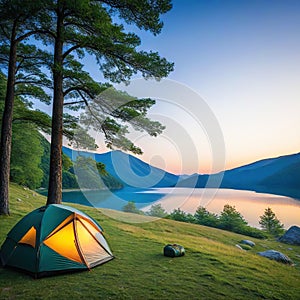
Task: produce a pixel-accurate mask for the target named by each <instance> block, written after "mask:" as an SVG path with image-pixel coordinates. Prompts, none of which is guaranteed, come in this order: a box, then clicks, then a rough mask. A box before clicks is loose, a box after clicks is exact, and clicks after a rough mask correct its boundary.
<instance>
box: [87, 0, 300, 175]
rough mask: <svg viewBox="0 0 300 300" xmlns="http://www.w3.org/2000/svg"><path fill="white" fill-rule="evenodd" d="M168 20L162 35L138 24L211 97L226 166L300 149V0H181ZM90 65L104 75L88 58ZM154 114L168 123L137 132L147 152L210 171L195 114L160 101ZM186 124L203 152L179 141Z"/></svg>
mask: <svg viewBox="0 0 300 300" xmlns="http://www.w3.org/2000/svg"><path fill="white" fill-rule="evenodd" d="M163 21H164V24H165V25H164V28H163V30H162V33H161V34H160V35H158V36H156V37H154V36H153V35H151V34H150V33H147V32H142V31H138V30H136V29H135V32H136V33H138V35H139V36H140V37H141V39H142V45H141V49H144V50H154V51H158V52H159V53H160V54H161V56H164V57H166V58H167V59H168V60H169V61H172V62H174V63H175V71H174V72H173V73H171V74H170V76H169V78H170V79H172V80H174V81H176V82H178V83H180V84H185V85H186V86H188V87H190V88H191V89H192V90H194V91H195V92H196V93H197V94H199V96H201V97H202V98H203V99H204V101H205V102H206V103H207V104H208V106H209V107H210V109H211V110H212V112H213V113H214V115H215V116H216V118H217V120H218V122H219V125H220V127H221V129H222V132H223V136H224V141H225V149H226V165H225V168H226V169H228V168H233V167H236V166H240V165H243V164H246V163H250V162H253V161H255V160H259V159H262V158H267V157H275V156H280V155H286V154H290V153H296V152H299V151H300V1H298V0H295V1H291V0H281V1H277V0H257V1H256V0H251V1H250V0H249V1H248V0H236V1H231V0H225V1H224V0H220V1H216V0H206V1H199V0H197V1H193V0H186V1H183V0H175V1H173V9H172V10H171V11H170V12H169V13H167V14H166V15H164V16H163ZM130 29H132V27H130ZM86 67H87V69H89V70H90V71H91V73H92V74H94V76H96V77H97V76H98V75H97V68H96V69H95V66H92V64H90V63H89V61H88V60H87V61H86ZM99 78H100V77H99ZM196 107H197V101H195V109H196ZM151 114H152V116H153V118H156V119H158V120H160V121H162V122H166V125H167V126H168V124H169V127H167V130H166V133H165V134H164V135H163V136H162V137H160V138H156V139H153V138H147V137H145V136H144V135H138V136H134V139H135V140H136V141H137V143H138V144H139V145H141V146H142V147H143V150H144V155H143V156H142V157H140V158H142V159H143V160H145V161H147V162H151V163H152V164H154V165H156V166H158V167H162V168H166V169H167V170H168V171H171V172H174V173H190V174H191V173H194V172H200V173H205V172H210V171H211V169H212V168H211V164H212V160H213V158H212V155H211V153H210V142H209V138H208V139H207V137H205V132H204V131H202V132H201V130H198V129H197V128H196V127H197V126H194V125H193V120H192V119H191V118H190V115H189V114H187V115H184V113H183V114H182V115H181V113H180V111H176V109H174V110H172V109H170V107H167V106H166V104H165V103H160V102H159V101H158V104H157V105H156V106H155V107H154V108H153V109H152V110H151ZM174 120H176V121H177V125H176V126H177V127H176V126H174V124H173V123H172V122H174ZM180 124H181V125H180ZM172 127H173V128H172ZM181 129H182V130H183V131H185V132H188V135H189V136H190V138H191V139H192V140H193V141H194V145H195V146H196V147H197V148H198V150H197V151H198V158H197V159H195V156H194V155H189V154H187V153H186V150H183V149H182V147H183V146H182V143H181V142H180V135H179V136H178V137H177V140H176V138H175V139H174V140H173V135H174V130H176V131H177V130H179V131H180V130H181ZM172 130H173V131H172ZM205 140H206V141H205ZM200 149H201V150H200ZM183 155H185V157H184V158H183ZM199 157H200V159H199Z"/></svg>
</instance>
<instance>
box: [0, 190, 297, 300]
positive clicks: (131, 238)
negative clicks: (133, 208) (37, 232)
mask: <svg viewBox="0 0 300 300" xmlns="http://www.w3.org/2000/svg"><path fill="white" fill-rule="evenodd" d="M20 200H21V201H20ZM45 201H46V200H45V198H44V197H43V196H40V195H38V194H36V193H35V192H33V191H30V190H25V189H24V188H22V187H20V186H18V185H15V184H11V189H10V210H11V215H10V216H9V217H5V216H0V224H1V226H0V242H1V244H2V243H3V241H4V240H5V237H6V234H7V233H8V231H9V230H10V229H11V227H12V226H13V225H14V224H16V222H17V221H19V220H20V219H21V218H22V216H24V215H25V214H27V213H28V212H30V211H32V210H33V209H35V208H37V207H39V206H42V205H44V204H45ZM68 205H69V204H68ZM72 206H73V205H72ZM74 207H76V208H78V209H80V210H82V211H84V212H85V213H87V214H89V215H91V216H92V217H93V218H95V219H96V220H97V221H98V222H99V223H100V225H101V226H102V227H103V228H104V231H105V237H106V239H107V241H108V243H109V245H110V247H111V249H112V251H113V254H114V255H115V259H114V260H112V261H110V262H108V263H106V264H104V265H101V266H98V267H96V268H94V269H92V270H90V271H84V272H77V273H68V274H64V275H59V276H53V277H46V278H42V279H33V278H32V277H30V276H28V275H27V274H24V273H19V272H16V271H14V270H10V269H6V268H4V269H3V268H0V299H84V298H89V299H285V300H286V299H300V246H290V245H286V244H282V243H278V242H276V241H275V240H256V239H253V238H250V239H251V240H252V241H254V242H255V243H256V246H255V247H254V248H252V249H251V250H249V251H242V250H239V249H238V248H237V247H236V246H235V245H236V244H238V243H239V242H240V241H241V240H242V239H249V238H248V237H245V236H242V235H239V234H235V233H231V232H227V231H222V230H219V229H214V228H209V227H204V226H199V225H194V224H188V223H180V222H176V221H172V220H166V219H159V220H151V219H147V218H150V217H145V216H140V218H143V219H144V220H143V221H145V220H146V221H150V222H142V223H132V222H130V220H131V219H132V218H133V216H132V215H131V214H129V213H124V212H117V211H111V212H109V211H105V210H101V209H100V210H99V209H95V208H89V207H85V206H80V205H74ZM111 216H114V218H111ZM145 218H146V219H145ZM167 243H178V244H181V245H183V246H184V247H185V249H186V255H185V256H183V257H178V258H167V257H164V256H163V254H162V251H163V247H164V245H165V244H167ZM267 249H274V250H278V251H281V252H283V253H284V254H286V255H288V256H289V257H290V258H291V259H292V260H293V261H294V263H295V266H288V265H284V264H281V263H278V262H275V261H270V260H268V259H266V258H263V257H260V256H258V255H257V254H256V253H257V252H259V251H263V250H267Z"/></svg>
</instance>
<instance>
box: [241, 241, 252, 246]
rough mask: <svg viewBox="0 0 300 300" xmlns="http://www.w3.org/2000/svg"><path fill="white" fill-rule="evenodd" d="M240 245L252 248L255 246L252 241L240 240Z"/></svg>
mask: <svg viewBox="0 0 300 300" xmlns="http://www.w3.org/2000/svg"><path fill="white" fill-rule="evenodd" d="M241 244H245V245H248V246H250V247H254V246H255V243H254V242H252V241H250V240H242V241H241Z"/></svg>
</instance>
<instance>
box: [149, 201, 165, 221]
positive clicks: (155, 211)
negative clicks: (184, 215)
mask: <svg viewBox="0 0 300 300" xmlns="http://www.w3.org/2000/svg"><path fill="white" fill-rule="evenodd" d="M146 214H147V215H149V216H152V217H158V218H164V217H166V216H167V215H168V214H167V212H166V211H165V210H164V209H163V208H162V206H161V204H153V205H152V206H151V207H150V210H149V211H147V213H146Z"/></svg>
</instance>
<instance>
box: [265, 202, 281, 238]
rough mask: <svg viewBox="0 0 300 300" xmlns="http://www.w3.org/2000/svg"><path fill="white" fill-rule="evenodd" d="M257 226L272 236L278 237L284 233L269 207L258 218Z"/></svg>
mask: <svg viewBox="0 0 300 300" xmlns="http://www.w3.org/2000/svg"><path fill="white" fill-rule="evenodd" d="M259 224H260V225H261V228H262V229H263V230H265V231H267V232H268V233H270V234H272V235H274V236H279V235H280V234H282V233H283V232H284V229H283V228H284V225H283V224H282V223H281V222H280V221H279V220H278V219H277V217H276V215H275V213H274V212H273V211H272V209H271V208H270V207H268V208H266V209H265V212H264V214H263V215H262V216H260V221H259Z"/></svg>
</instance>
